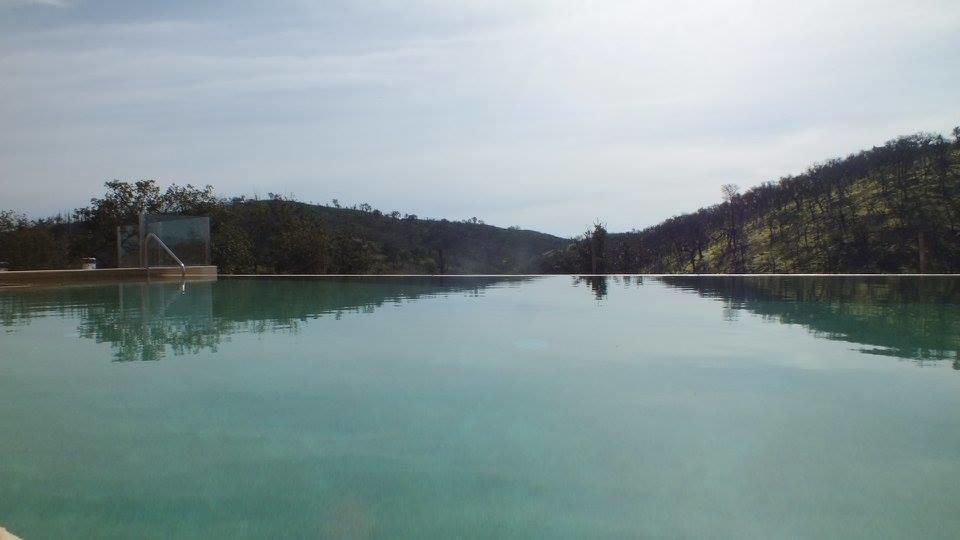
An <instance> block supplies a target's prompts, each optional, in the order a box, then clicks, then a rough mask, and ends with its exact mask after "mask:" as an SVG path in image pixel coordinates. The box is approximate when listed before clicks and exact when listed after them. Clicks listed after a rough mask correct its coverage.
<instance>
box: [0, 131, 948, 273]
mask: <svg viewBox="0 0 960 540" xmlns="http://www.w3.org/2000/svg"><path fill="white" fill-rule="evenodd" d="M106 187H107V192H106V193H105V194H104V196H103V197H102V198H95V199H92V200H91V202H90V206H88V207H84V208H80V209H78V210H76V211H75V212H74V213H73V214H72V215H71V216H68V217H63V216H58V217H56V218H50V219H40V220H28V219H26V218H24V217H22V216H19V215H17V214H15V213H11V212H0V261H6V262H8V263H9V265H10V268H11V269H14V270H17V269H31V268H68V267H75V266H76V265H77V264H78V262H79V260H80V258H81V257H89V256H95V257H97V259H98V260H99V261H100V265H101V266H106V267H109V266H112V265H114V264H115V263H116V261H115V258H116V227H117V226H118V225H125V224H131V223H135V222H136V221H137V214H138V212H139V211H140V209H141V208H143V209H146V210H147V211H148V212H151V213H171V214H187V215H208V216H210V217H211V234H212V244H213V248H212V256H213V263H214V264H216V265H217V266H219V267H220V270H221V271H222V272H225V273H290V274H294V273H319V274H323V273H326V274H332V273H338V274H406V273H410V274H513V273H536V272H544V273H570V274H578V273H599V274H602V273H745V272H751V273H848V272H849V273H856V272H871V273H879V272H890V273H907V272H921V273H926V272H960V128H957V129H955V130H954V138H953V140H948V139H946V138H944V137H942V136H940V135H933V134H917V135H911V136H906V137H900V138H897V139H894V140H891V141H889V142H887V143H886V144H884V145H883V146H878V147H874V148H872V149H870V150H865V151H862V152H859V153H857V154H852V155H849V156H847V157H846V158H842V159H832V160H829V161H826V162H824V163H821V164H817V165H814V166H812V167H810V168H809V169H808V170H807V171H805V172H804V173H802V174H799V175H796V176H788V177H784V178H781V179H780V180H778V181H776V182H768V183H765V184H763V185H760V186H758V187H754V188H752V189H749V190H747V191H745V192H743V193H740V192H739V190H738V189H737V188H736V186H735V185H733V184H728V185H725V186H723V189H722V193H723V196H724V200H723V202H721V203H719V204H716V205H713V206H710V207H707V208H701V209H700V210H698V211H696V212H694V213H690V214H684V215H680V216H676V217H673V218H670V219H668V220H666V221H664V222H662V223H660V224H658V225H655V226H652V227H649V228H646V229H644V230H640V231H634V232H629V233H616V234H608V233H607V232H606V230H605V229H604V228H603V227H602V226H601V225H599V224H598V225H597V226H596V227H595V229H594V230H593V231H589V232H588V233H586V234H584V235H583V236H581V237H579V238H574V239H561V238H558V237H556V236H552V235H549V234H544V233H539V232H535V231H529V230H521V229H519V228H515V227H511V228H508V229H504V228H500V227H494V226H490V225H485V224H483V223H482V222H481V221H479V220H477V219H475V218H474V219H471V220H467V221H448V220H446V219H440V220H435V219H420V218H418V217H417V216H414V215H402V214H400V213H399V212H391V213H383V212H381V211H379V210H376V209H374V208H372V207H371V206H370V205H367V204H361V205H359V206H357V207H352V208H341V207H340V206H339V204H338V203H336V202H334V203H333V204H332V205H330V206H326V205H313V204H306V203H303V202H298V201H295V200H289V199H285V198H283V197H279V196H275V195H271V196H270V198H269V199H266V200H259V199H246V198H242V197H241V198H233V199H222V198H219V197H216V196H215V195H214V193H213V188H212V187H210V186H207V187H206V188H195V187H193V186H190V185H187V186H184V187H181V186H176V185H174V186H171V187H170V188H168V189H167V190H166V191H163V192H161V190H160V189H159V187H158V186H157V185H156V183H155V182H154V181H152V180H144V181H138V182H134V183H128V182H121V181H111V182H107V183H106Z"/></svg>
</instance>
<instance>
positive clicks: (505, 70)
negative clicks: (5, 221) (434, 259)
mask: <svg viewBox="0 0 960 540" xmlns="http://www.w3.org/2000/svg"><path fill="white" fill-rule="evenodd" d="M958 124H960V2H957V1H956V0H945V1H933V0H931V1H911V2H903V1H896V2H888V1H884V0H875V1H873V2H868V3H865V2H861V1H845V0H832V1H820V0H808V1H804V2H796V1H789V2H788V1H783V2H758V1H715V2H703V1H691V2H688V1H683V0H678V1H670V2H645V1H640V0H625V1H619V0H609V1H600V0H593V1H590V0H577V1H573V0H502V1H501V0H465V1H454V0H410V1H402V2H401V1H386V0H365V1H356V2H346V1H342V0H337V1H326V2H321V1H306V0H272V1H270V2H253V1H250V0H230V1H228V0H170V1H165V2H156V1H151V2H136V1H130V0H104V1H95V0H0V209H13V210H17V211H21V212H26V213H27V214H28V215H31V216H34V217H39V216H43V215H49V214H53V213H57V212H60V211H65V210H69V209H72V208H75V207H78V206H83V205H85V204H87V203H88V202H89V199H90V198H91V197H94V196H98V195H100V194H102V192H103V182H105V181H107V180H110V179H122V180H137V179H143V178H153V179H157V180H158V182H159V183H160V184H161V185H163V186H166V185H168V184H170V183H178V184H186V183H193V184H194V185H205V184H212V185H213V186H214V187H215V188H216V191H217V193H218V194H220V195H223V196H233V195H247V196H260V197H264V196H266V195H267V193H271V192H272V193H280V194H284V195H287V196H294V197H296V198H298V199H300V200H304V201H311V202H328V201H330V200H331V199H334V198H336V199H339V200H340V201H341V202H342V203H347V204H354V203H357V204H359V203H363V202H367V203H369V204H371V205H373V206H374V207H376V208H379V209H381V210H383V211H387V212H389V211H392V210H399V211H401V212H404V213H413V214H417V215H419V216H421V217H437V218H440V217H446V218H449V219H464V218H469V217H473V216H476V217H478V218H480V219H483V220H484V221H486V222H487V223H491V224H494V225H500V226H511V225H518V226H521V227H523V228H531V229H537V230H542V231H545V232H550V233H554V234H558V235H564V236H569V235H573V234H577V233H580V232H583V231H584V230H585V229H586V228H587V227H589V226H590V225H591V224H592V223H594V222H597V221H600V222H603V223H605V224H606V225H607V227H608V228H609V229H610V230H614V231H622V230H630V229H633V228H642V227H644V226H648V225H652V224H655V223H657V222H659V221H661V220H663V219H665V218H668V217H671V216H673V215H677V214H680V213H684V212H689V211H693V210H696V209H697V208H699V207H701V206H705V205H709V204H712V203H715V202H717V201H718V200H719V199H720V186H721V185H722V184H724V183H730V182H732V183H736V184H738V185H740V186H741V187H742V188H748V187H750V186H753V185H756V184H759V183H761V182H764V181H770V180H776V179H777V178H780V177H782V176H785V175H788V174H797V173H800V172H802V171H803V170H804V169H805V168H806V167H808V166H809V165H811V164H813V163H815V162H818V161H823V160H826V159H828V158H832V157H837V156H842V155H846V154H848V153H850V152H854V151H857V150H860V149H863V148H869V147H871V146H873V145H878V144H882V143H883V142H885V141H886V140H888V139H891V138H893V137H895V136H898V135H904V134H910V133H914V132H918V131H933V132H938V133H943V134H947V133H949V131H950V130H951V129H952V127H953V126H955V125H958Z"/></svg>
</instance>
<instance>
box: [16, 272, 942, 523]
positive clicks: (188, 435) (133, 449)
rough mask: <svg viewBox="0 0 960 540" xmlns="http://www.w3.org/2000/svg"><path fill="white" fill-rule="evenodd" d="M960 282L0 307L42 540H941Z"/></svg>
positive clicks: (240, 296) (428, 288)
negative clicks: (710, 539)
mask: <svg viewBox="0 0 960 540" xmlns="http://www.w3.org/2000/svg"><path fill="white" fill-rule="evenodd" d="M958 350H960V279H953V278H923V279H920V278H708V277H701V278H697V277H671V278H651V277H645V278H639V277H610V278H571V277H568V276H562V277H533V278H466V277H463V278H457V277H448V278H442V279H441V278H352V279H346V278H327V279H267V278H263V279H221V280H220V281H218V282H215V283H187V284H186V285H185V286H184V287H183V288H181V286H180V285H179V284H175V283H163V284H123V285H112V286H98V287H75V288H60V289H15V290H14V289H11V290H5V291H4V290H0V526H4V527H6V528H8V529H9V530H10V531H11V532H13V533H15V534H17V535H19V536H21V537H23V538H25V539H26V540H30V539H36V538H67V537H69V538H192V537H197V538H252V537H262V538H314V537H332V538H398V537H406V538H473V537H477V538H479V537H483V538H489V537H514V538H517V537H525V538H526V537H540V538H584V537H753V538H771V537H808V538H815V537H832V538H851V537H862V538H877V537H902V538H960V512H958V511H957V509H958V508H960V371H958V370H960V356H958V352H957V351H958Z"/></svg>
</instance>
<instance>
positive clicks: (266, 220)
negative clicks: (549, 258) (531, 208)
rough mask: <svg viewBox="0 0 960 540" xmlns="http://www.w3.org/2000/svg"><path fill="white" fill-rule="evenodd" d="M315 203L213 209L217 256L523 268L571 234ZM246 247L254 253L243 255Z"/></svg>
mask: <svg viewBox="0 0 960 540" xmlns="http://www.w3.org/2000/svg"><path fill="white" fill-rule="evenodd" d="M361 207H362V209H353V208H336V207H332V206H322V205H310V204H305V203H301V202H296V201H289V200H283V199H279V198H275V199H272V200H260V201H251V200H243V201H236V202H234V203H232V204H229V205H226V206H223V207H220V208H219V209H218V210H217V212H216V214H215V215H214V219H213V223H215V224H216V225H215V226H214V230H213V244H214V263H215V264H218V265H219V266H221V268H222V269H223V270H225V271H228V272H280V273H314V272H316V273H341V274H397V273H410V274H516V273H533V272H537V271H538V269H539V261H540V258H541V256H542V254H543V253H545V252H547V251H550V250H551V249H555V248H557V247H559V246H562V245H564V244H565V243H566V242H568V240H565V239H562V238H560V237H557V236H552V235H549V234H544V233H540V232H536V231H529V230H522V229H519V228H506V229H505V228H501V227H494V226H492V225H486V224H484V223H482V222H480V221H479V220H471V221H448V220H446V219H440V220H435V219H420V218H418V217H416V216H413V215H405V216H401V215H400V214H399V213H397V212H394V213H392V214H385V213H382V212H380V211H378V210H375V209H372V208H370V207H369V206H367V205H361ZM238 244H239V245H240V246H242V247H241V249H240V251H248V252H249V255H250V256H249V257H245V256H237V254H236V253H233V252H232V251H236V250H231V246H236V245H238Z"/></svg>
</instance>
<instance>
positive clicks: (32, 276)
mask: <svg viewBox="0 0 960 540" xmlns="http://www.w3.org/2000/svg"><path fill="white" fill-rule="evenodd" d="M182 277H183V278H184V279H188V280H205V281H210V280H216V279H217V267H216V266H188V267H187V271H186V274H185V275H183V276H182ZM180 279H181V272H180V267H179V266H155V267H153V268H150V269H149V270H147V269H145V268H99V269H97V270H21V271H15V272H0V289H4V288H20V287H49V286H59V285H75V284H84V283H106V282H117V281H147V280H151V281H153V280H157V281H178V280H180Z"/></svg>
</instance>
